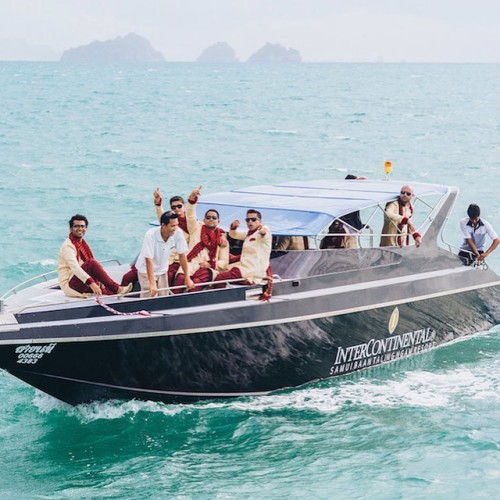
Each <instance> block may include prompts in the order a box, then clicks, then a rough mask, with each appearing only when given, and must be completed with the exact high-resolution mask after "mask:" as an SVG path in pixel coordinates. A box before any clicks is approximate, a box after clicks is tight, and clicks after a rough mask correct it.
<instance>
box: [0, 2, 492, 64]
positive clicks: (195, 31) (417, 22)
mask: <svg viewBox="0 0 500 500" xmlns="http://www.w3.org/2000/svg"><path fill="white" fill-rule="evenodd" d="M131 32H133V33H136V34H138V35H141V36H143V37H145V38H147V39H148V40H149V41H150V42H151V44H152V46H153V48H155V49H156V50H159V51H160V52H162V53H163V55H164V56H165V58H166V60H167V61H194V60H195V59H196V58H197V57H198V56H199V55H200V53H201V52H202V51H203V50H204V49H205V48H207V47H208V46H210V45H212V44H214V43H216V42H227V43H228V44H229V45H230V46H231V47H232V48H233V49H234V50H235V52H236V56H237V57H238V59H239V60H240V61H246V60H247V59H248V57H249V56H250V55H251V54H253V53H254V52H256V51H257V50H258V49H259V48H261V47H262V46H263V45H264V44H265V43H266V42H271V43H279V44H281V45H284V46H285V47H292V48H294V49H297V50H298V51H299V52H300V54H301V56H302V60H303V61H310V62H327V61H332V62H375V61H376V62H381V61H384V62H402V61H405V62H500V0H474V1H471V0H0V60H26V59H34V60H40V59H41V60H51V59H52V60H57V59H59V57H60V56H61V54H62V53H63V52H64V50H67V49H69V48H73V47H78V46H80V45H86V44H88V43H90V42H92V41H93V40H110V39H113V38H116V37H118V36H124V35H127V34H128V33H131Z"/></svg>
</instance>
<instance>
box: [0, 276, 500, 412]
mask: <svg viewBox="0 0 500 500" xmlns="http://www.w3.org/2000/svg"><path fill="white" fill-rule="evenodd" d="M499 295H500V293H499V287H498V286H492V287H485V288H483V289H479V290H469V291H464V292H461V293H455V294H449V295H444V296H440V297H431V298H428V299H422V300H414V301H409V302H406V303H404V302H403V303H397V304H396V303H395V304H391V305H386V306H383V307H375V306H374V307H365V308H361V310H353V311H352V312H347V313H342V312H334V313H325V314H310V312H311V311H314V310H315V304H317V302H318V300H317V299H314V298H310V299H308V300H303V301H301V302H297V303H294V304H293V305H292V307H293V308H294V309H295V313H296V314H295V316H294V318H291V319H289V320H287V319H284V316H285V315H284V314H283V312H284V310H283V307H284V306H283V305H282V306H281V308H282V310H281V311H280V314H281V315H282V317H281V320H280V322H271V321H269V318H272V317H273V315H274V313H275V312H276V311H278V310H279V307H278V304H277V305H276V306H273V303H272V302H271V303H270V304H261V305H260V307H254V308H246V309H245V310H242V311H240V314H241V315H242V320H244V321H242V322H243V324H250V323H249V318H248V317H249V316H250V315H253V316H254V317H253V324H254V325H255V326H244V327H238V328H232V327H231V324H235V323H237V321H235V319H236V318H235V317H234V315H235V314H236V315H237V312H235V311H232V312H231V313H230V314H229V316H230V317H229V318H226V319H227V321H226V323H225V324H224V325H222V323H221V326H220V327H217V326H214V327H213V328H209V329H207V328H198V329H195V330H192V331H187V330H179V331H176V330H175V328H174V327H171V328H170V329H167V328H164V330H163V331H162V329H156V330H155V329H153V330H146V329H145V330H143V331H134V332H133V333H132V334H128V333H126V332H125V333H123V335H116V334H115V335H110V336H109V337H106V336H103V335H101V336H100V337H96V340H91V339H89V338H88V336H87V337H85V330H84V328H83V327H82V326H81V325H67V326H66V327H63V326H61V327H60V330H61V332H60V335H61V341H59V340H58V339H57V338H50V339H47V342H44V341H43V335H40V338H39V339H38V340H37V342H36V343H32V342H31V343H26V341H23V340H22V339H19V342H16V341H12V342H10V343H3V344H1V345H0V366H2V367H3V368H5V369H6V370H7V371H8V372H10V373H11V374H12V375H14V376H16V377H18V378H19V379H21V380H24V381H25V382H27V383H29V384H31V385H33V386H34V387H37V388H39V389H41V390H42V391H44V392H46V393H48V394H51V395H52V396H55V397H56V398H58V399H61V400H63V401H66V402H68V403H70V404H80V403H87V402H90V401H95V400H103V399H114V398H116V399H132V398H138V399H147V400H156V401H163V402H166V403H174V402H175V403H178V402H193V401H197V400H200V399H208V398H227V397H238V396H246V395H248V396H250V395H259V394H266V393H269V392H272V391H275V390H278V389H283V388H287V387H297V386H301V385H304V384H307V383H310V382H312V381H315V380H319V379H325V378H329V377H335V376H339V375H344V374H347V373H352V372H354V371H358V370H361V369H366V368H369V367H372V366H376V365H380V364H382V363H386V362H390V361H393V360H395V359H401V358H405V357H408V356H411V355H414V354H417V353H420V352H424V351H427V350H429V349H432V348H435V347H437V346H440V345H442V344H445V343H447V342H450V341H453V340H455V339H457V338H460V337H464V336H467V335H471V334H473V333H475V332H478V331H485V330H488V329H490V328H491V327H492V326H494V325H495V324H497V323H498V319H499V318H498V312H497V311H495V309H494V307H495V304H497V303H498V296H499ZM297 307H300V311H298V310H297ZM297 313H299V314H297ZM205 317H206V315H205ZM215 317H217V315H216V314H215ZM179 320H180V321H179V324H180V325H182V318H179ZM213 321H214V322H215V319H214V320H213ZM206 322H210V321H209V320H208V318H206ZM136 324H137V325H140V324H142V323H141V322H137V323H136ZM165 324H166V323H164V325H165ZM94 326H95V325H94ZM198 326H201V324H199V325H198ZM64 328H66V331H64ZM31 333H33V332H31ZM84 337H85V339H84Z"/></svg>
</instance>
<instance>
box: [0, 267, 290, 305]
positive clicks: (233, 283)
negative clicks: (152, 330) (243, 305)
mask: <svg viewBox="0 0 500 500" xmlns="http://www.w3.org/2000/svg"><path fill="white" fill-rule="evenodd" d="M103 262H107V261H103ZM46 274H50V273H46ZM33 279H35V278H33ZM273 280H276V281H282V278H281V277H280V276H279V275H277V274H274V275H273ZM28 281H31V280H28ZM263 281H269V278H267V277H266V278H263ZM241 282H242V280H241V278H233V279H228V280H220V281H208V282H204V283H200V284H199V285H200V286H203V287H210V286H212V285H215V284H217V285H222V284H225V285H226V286H227V285H229V287H240V286H241V287H245V286H246V287H248V288H249V291H248V292H247V293H246V299H251V298H256V297H257V296H260V295H261V293H262V291H263V288H264V287H265V286H266V283H263V284H259V283H256V284H248V283H246V284H242V283H241ZM18 286H19V285H18ZM255 287H257V288H255ZM224 288H225V287H224ZM224 288H223V287H221V288H220V289H221V290H223V289H224ZM173 290H181V291H185V290H186V285H178V286H172V287H165V288H159V289H158V292H167V293H166V294H165V295H162V296H156V297H141V296H140V295H141V293H145V292H149V290H138V291H134V292H129V293H127V294H123V295H121V294H116V295H105V297H106V298H109V299H123V298H124V297H127V298H138V299H143V300H151V299H152V298H153V299H156V298H160V297H165V296H170V295H171V296H173V295H174V293H173ZM216 290H217V289H216V288H208V289H206V290H200V291H206V292H213V291H216ZM95 300H96V296H95V295H93V294H92V295H90V296H89V297H78V298H71V297H67V298H66V300H60V301H57V302H43V303H37V304H25V305H23V306H20V307H18V308H14V309H11V310H9V312H10V313H13V314H20V313H22V312H24V311H26V310H29V309H42V308H44V307H54V306H61V305H67V304H68V303H73V304H88V303H90V302H94V303H95ZM0 307H2V311H1V312H4V308H5V304H4V298H3V297H2V298H0Z"/></svg>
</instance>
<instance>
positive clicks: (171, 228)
mask: <svg viewBox="0 0 500 500" xmlns="http://www.w3.org/2000/svg"><path fill="white" fill-rule="evenodd" d="M174 249H175V251H176V252H177V254H178V255H179V263H180V267H181V268H182V270H183V271H184V274H185V279H184V284H185V285H186V288H187V289H188V290H189V289H191V288H192V287H193V282H192V281H191V278H190V276H189V272H188V261H187V258H186V255H187V252H188V245H187V243H186V239H185V238H184V234H183V233H182V231H181V229H180V228H179V221H178V217H177V214H174V213H173V212H171V211H170V210H169V211H168V212H164V213H163V214H162V216H161V219H160V227H154V228H152V229H149V230H148V231H147V232H146V235H145V236H144V241H143V244H142V248H141V253H140V254H139V257H137V262H136V267H137V272H138V276H139V283H140V285H141V290H142V292H141V297H146V296H147V294H146V291H147V290H149V296H150V297H156V296H157V295H167V294H168V278H167V272H168V266H169V259H170V255H171V254H172V252H173V251H174ZM159 289H161V290H159Z"/></svg>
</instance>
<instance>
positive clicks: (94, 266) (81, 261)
mask: <svg viewBox="0 0 500 500" xmlns="http://www.w3.org/2000/svg"><path fill="white" fill-rule="evenodd" d="M87 226H88V220H87V217H85V216H84V215H80V214H75V215H73V217H71V219H70V220H69V230H70V233H69V236H68V238H67V239H66V240H65V241H64V243H63V244H62V246H61V249H60V250H59V256H58V259H57V261H58V268H57V274H58V278H59V286H60V287H61V290H62V291H63V292H64V293H65V294H66V295H67V296H68V297H87V296H88V294H92V293H94V294H95V295H101V294H105V295H115V294H119V295H124V294H126V293H128V292H130V291H132V286H133V285H132V284H129V285H128V286H120V285H118V283H116V282H115V281H113V279H111V278H110V276H109V275H108V273H106V271H105V270H104V269H103V267H102V266H101V264H100V263H99V262H98V261H97V260H95V259H94V255H93V254H92V250H91V249H90V247H89V245H88V243H87V242H86V241H85V240H84V238H83V237H84V236H85V233H86V232H87Z"/></svg>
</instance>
